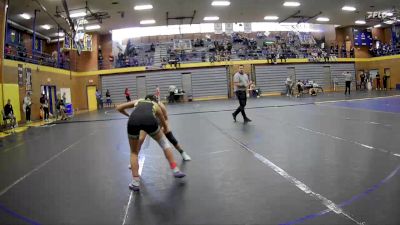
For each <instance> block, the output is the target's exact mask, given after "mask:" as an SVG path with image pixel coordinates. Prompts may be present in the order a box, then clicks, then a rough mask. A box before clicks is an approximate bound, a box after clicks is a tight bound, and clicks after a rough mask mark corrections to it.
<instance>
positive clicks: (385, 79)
mask: <svg viewBox="0 0 400 225" xmlns="http://www.w3.org/2000/svg"><path fill="white" fill-rule="evenodd" d="M388 78H389V76H388V75H386V73H385V74H384V75H383V78H382V83H383V90H385V91H386V90H387V80H388Z"/></svg>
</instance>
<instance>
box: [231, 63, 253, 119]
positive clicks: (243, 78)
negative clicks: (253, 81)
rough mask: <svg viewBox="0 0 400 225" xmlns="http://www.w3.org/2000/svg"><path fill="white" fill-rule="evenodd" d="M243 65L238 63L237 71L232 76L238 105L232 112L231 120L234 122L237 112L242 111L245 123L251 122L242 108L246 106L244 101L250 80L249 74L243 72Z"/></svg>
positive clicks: (245, 100)
mask: <svg viewBox="0 0 400 225" xmlns="http://www.w3.org/2000/svg"><path fill="white" fill-rule="evenodd" d="M243 69H244V66H243V65H240V66H239V72H237V73H236V74H235V75H234V76H233V81H234V83H235V84H234V85H235V86H234V89H235V93H236V97H237V98H238V100H239V104H240V105H239V107H238V108H237V109H236V111H235V112H234V113H232V116H233V120H234V121H235V122H236V116H237V115H238V114H239V113H242V116H243V120H244V122H245V123H248V122H251V120H250V119H249V118H248V117H247V116H246V112H245V111H244V108H245V107H246V103H247V93H246V92H247V89H248V87H249V85H250V81H249V76H247V74H245V73H244V71H243Z"/></svg>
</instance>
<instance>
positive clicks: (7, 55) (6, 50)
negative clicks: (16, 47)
mask: <svg viewBox="0 0 400 225" xmlns="http://www.w3.org/2000/svg"><path fill="white" fill-rule="evenodd" d="M4 54H5V58H6V59H11V58H12V57H11V46H10V45H9V44H6V46H5V47H4Z"/></svg>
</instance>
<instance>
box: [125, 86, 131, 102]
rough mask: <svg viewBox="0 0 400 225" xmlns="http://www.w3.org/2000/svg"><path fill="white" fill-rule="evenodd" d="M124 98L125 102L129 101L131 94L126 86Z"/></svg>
mask: <svg viewBox="0 0 400 225" xmlns="http://www.w3.org/2000/svg"><path fill="white" fill-rule="evenodd" d="M125 98H126V101H127V102H130V101H131V94H130V93H129V90H128V88H125Z"/></svg>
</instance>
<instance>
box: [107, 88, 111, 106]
mask: <svg viewBox="0 0 400 225" xmlns="http://www.w3.org/2000/svg"><path fill="white" fill-rule="evenodd" d="M111 103H112V101H111V94H110V90H108V89H107V91H106V106H107V107H110V108H111Z"/></svg>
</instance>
